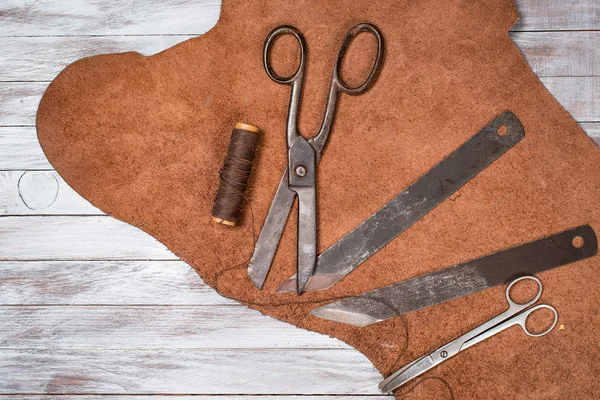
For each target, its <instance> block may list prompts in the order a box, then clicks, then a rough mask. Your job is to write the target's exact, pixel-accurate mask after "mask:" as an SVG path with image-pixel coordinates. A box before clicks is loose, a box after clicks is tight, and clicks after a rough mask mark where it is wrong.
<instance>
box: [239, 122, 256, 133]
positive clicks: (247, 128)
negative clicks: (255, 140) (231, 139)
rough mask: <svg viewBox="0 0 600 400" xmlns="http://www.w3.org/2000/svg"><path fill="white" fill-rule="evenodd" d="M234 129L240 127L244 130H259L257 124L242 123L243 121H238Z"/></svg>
mask: <svg viewBox="0 0 600 400" xmlns="http://www.w3.org/2000/svg"><path fill="white" fill-rule="evenodd" d="M235 129H242V130H244V131H248V132H254V133H258V132H260V129H259V128H258V127H257V126H254V125H248V124H244V123H243V122H238V123H237V124H235Z"/></svg>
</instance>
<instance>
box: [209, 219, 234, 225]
mask: <svg viewBox="0 0 600 400" xmlns="http://www.w3.org/2000/svg"><path fill="white" fill-rule="evenodd" d="M212 220H213V222H216V223H217V224H221V225H225V226H235V222H231V221H225V220H224V219H221V218H217V217H212Z"/></svg>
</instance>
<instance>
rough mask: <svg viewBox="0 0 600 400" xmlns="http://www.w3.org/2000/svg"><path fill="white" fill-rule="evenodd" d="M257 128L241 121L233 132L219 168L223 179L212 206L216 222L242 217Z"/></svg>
mask: <svg viewBox="0 0 600 400" xmlns="http://www.w3.org/2000/svg"><path fill="white" fill-rule="evenodd" d="M258 132H259V130H258V128H256V127H254V126H251V125H245V124H240V123H238V124H236V126H235V129H234V130H233V132H231V140H230V142H229V147H228V149H227V156H226V157H225V161H223V167H222V168H221V170H220V171H219V179H220V181H221V182H220V185H219V190H218V191H217V194H216V196H215V201H214V204H213V209H212V217H213V221H215V222H217V223H220V224H223V225H227V226H235V225H236V224H237V222H238V219H239V218H240V214H241V211H242V205H243V204H244V201H246V202H247V199H246V197H245V195H244V193H245V192H246V189H247V188H248V181H249V180H250V174H251V173H252V166H253V165H254V158H255V156H256V147H257V145H258V137H259V136H258Z"/></svg>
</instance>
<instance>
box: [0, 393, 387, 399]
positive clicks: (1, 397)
mask: <svg viewBox="0 0 600 400" xmlns="http://www.w3.org/2000/svg"><path fill="white" fill-rule="evenodd" d="M173 397H174V396H160V395H151V396H127V395H112V396H110V397H109V396H101V395H100V396H94V395H48V396H43V395H10V394H8V395H6V394H5V395H2V394H0V399H6V400H50V399H52V400H108V399H110V400H173ZM348 398H349V396H347V395H346V396H336V395H328V396H293V395H291V396H290V395H287V396H286V395H272V396H269V395H267V396H256V395H254V396H243V395H232V396H228V395H212V396H177V400H348ZM350 398H351V399H352V400H373V399H377V400H384V399H385V400H394V397H393V396H387V395H383V394H380V395H368V396H360V395H358V396H356V395H355V396H352V397H350Z"/></svg>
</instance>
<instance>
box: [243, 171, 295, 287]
mask: <svg viewBox="0 0 600 400" xmlns="http://www.w3.org/2000/svg"><path fill="white" fill-rule="evenodd" d="M287 176H288V170H287V168H286V169H285V172H284V173H283V177H282V178H281V181H280V182H279V187H278V188H277V192H276V193H275V198H273V202H272V203H271V208H270V209H269V213H268V214H267V219H266V220H265V224H264V225H263V228H262V230H261V231H260V235H259V236H258V240H257V241H256V245H255V246H254V253H253V254H252V258H251V259H250V263H249V264H248V276H250V279H251V280H252V282H253V283H254V285H256V287H257V288H259V289H262V287H263V284H264V283H265V279H266V278H267V274H268V273H269V269H270V268H271V263H272V262H273V257H275V252H276V251H277V246H278V245H279V241H280V239H281V234H282V233H283V228H284V227H285V223H286V221H287V220H288V217H289V215H290V211H291V209H292V205H293V204H294V199H295V198H296V193H295V192H293V191H291V190H290V189H289V188H288V185H287Z"/></svg>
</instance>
